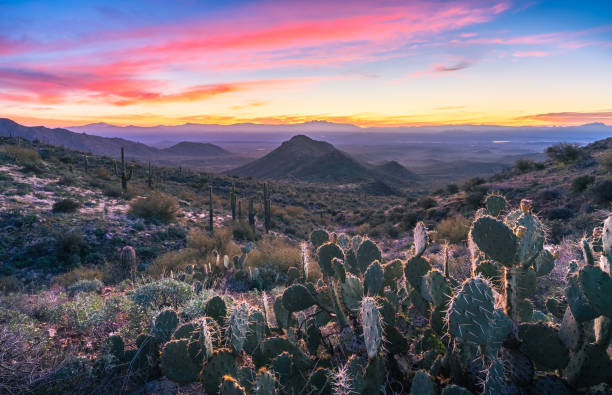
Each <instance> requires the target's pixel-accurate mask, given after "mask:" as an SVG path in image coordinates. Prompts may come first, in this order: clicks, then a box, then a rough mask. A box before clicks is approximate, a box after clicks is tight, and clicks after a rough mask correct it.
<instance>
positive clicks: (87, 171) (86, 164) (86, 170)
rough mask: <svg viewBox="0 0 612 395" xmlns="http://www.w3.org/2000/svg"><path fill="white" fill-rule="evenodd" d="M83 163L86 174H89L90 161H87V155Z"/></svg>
mask: <svg viewBox="0 0 612 395" xmlns="http://www.w3.org/2000/svg"><path fill="white" fill-rule="evenodd" d="M83 163H84V165H85V174H88V173H89V161H88V160H87V155H83Z"/></svg>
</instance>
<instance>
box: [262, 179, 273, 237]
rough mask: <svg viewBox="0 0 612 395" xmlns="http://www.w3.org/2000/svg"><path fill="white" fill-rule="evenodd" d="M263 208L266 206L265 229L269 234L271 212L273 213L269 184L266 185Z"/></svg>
mask: <svg viewBox="0 0 612 395" xmlns="http://www.w3.org/2000/svg"><path fill="white" fill-rule="evenodd" d="M263 206H264V228H265V229H266V233H268V231H269V230H270V222H271V221H270V211H271V208H272V207H271V204H270V189H269V187H268V183H267V182H266V183H264V200H263Z"/></svg>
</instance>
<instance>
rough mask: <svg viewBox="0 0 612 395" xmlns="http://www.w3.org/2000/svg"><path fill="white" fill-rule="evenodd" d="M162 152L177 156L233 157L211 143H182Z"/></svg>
mask: <svg viewBox="0 0 612 395" xmlns="http://www.w3.org/2000/svg"><path fill="white" fill-rule="evenodd" d="M161 151H162V152H164V153H166V154H168V155H175V156H222V155H231V152H229V151H227V150H225V149H223V148H221V147H219V146H218V145H214V144H210V143H196V142H192V141H182V142H180V143H178V144H175V145H173V146H172V147H169V148H164V149H162V150H161Z"/></svg>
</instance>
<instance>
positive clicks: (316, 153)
mask: <svg viewBox="0 0 612 395" xmlns="http://www.w3.org/2000/svg"><path fill="white" fill-rule="evenodd" d="M396 164H397V166H400V167H402V168H403V166H401V165H400V164H399V163H397V162H396ZM383 166H384V165H383ZM392 166H393V167H396V166H395V165H392ZM384 169H387V167H383V170H384ZM403 169H404V171H402V172H400V173H399V174H389V173H388V172H387V171H381V168H380V167H377V166H373V165H369V164H365V163H361V162H359V161H357V160H356V159H354V158H353V157H351V156H350V155H348V154H347V153H345V152H343V151H340V150H339V149H337V148H336V147H334V146H333V145H331V144H330V143H327V142H324V141H316V140H313V139H311V138H309V137H307V136H304V135H298V136H294V137H292V138H291V139H290V140H288V141H285V142H283V143H282V144H281V145H280V146H279V147H278V148H276V149H275V150H273V151H272V152H270V153H269V154H268V155H266V156H264V157H262V158H259V159H257V160H255V161H253V162H251V163H248V164H246V165H244V166H241V167H238V168H236V169H233V170H231V171H229V172H228V173H230V174H233V175H238V176H245V177H254V178H267V179H274V180H295V181H307V182H324V183H355V182H358V183H359V182H366V181H368V182H370V181H372V180H377V181H381V182H385V181H386V182H393V183H400V184H401V183H404V182H406V181H408V180H409V179H414V178H416V177H414V175H413V174H412V173H411V172H410V171H409V170H408V169H406V168H403ZM406 174H409V175H410V176H409V177H405V175H406Z"/></svg>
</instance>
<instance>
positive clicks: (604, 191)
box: [590, 178, 612, 204]
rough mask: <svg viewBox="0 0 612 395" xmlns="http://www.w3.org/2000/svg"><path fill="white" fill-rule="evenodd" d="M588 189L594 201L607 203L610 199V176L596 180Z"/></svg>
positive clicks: (611, 181)
mask: <svg viewBox="0 0 612 395" xmlns="http://www.w3.org/2000/svg"><path fill="white" fill-rule="evenodd" d="M590 191H591V196H592V198H593V201H594V202H595V203H599V204H609V203H610V201H612V178H608V179H604V180H600V181H597V182H596V183H595V184H593V185H592V186H591V188H590Z"/></svg>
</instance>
